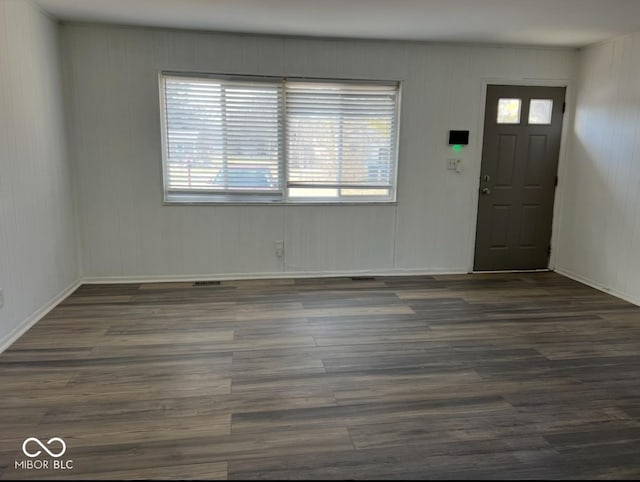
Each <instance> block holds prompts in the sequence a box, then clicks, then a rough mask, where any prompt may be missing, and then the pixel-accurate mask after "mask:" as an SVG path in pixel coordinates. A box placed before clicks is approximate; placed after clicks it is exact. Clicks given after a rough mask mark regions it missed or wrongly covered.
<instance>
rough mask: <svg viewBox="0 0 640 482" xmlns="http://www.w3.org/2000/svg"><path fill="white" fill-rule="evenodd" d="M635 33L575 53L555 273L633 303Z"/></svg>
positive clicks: (636, 238) (636, 264)
mask: <svg viewBox="0 0 640 482" xmlns="http://www.w3.org/2000/svg"><path fill="white" fill-rule="evenodd" d="M638 51H640V33H636V34H634V35H628V36H624V37H620V38H616V39H613V40H611V41H608V42H605V43H602V44H598V45H595V46H592V47H589V48H586V49H583V50H582V51H581V52H580V54H579V73H578V88H577V101H576V113H575V127H574V129H573V131H572V132H571V136H570V146H571V147H570V154H569V156H568V162H567V172H566V176H565V179H566V190H565V192H566V195H565V202H564V204H563V210H562V213H561V221H562V229H561V230H560V236H559V238H560V251H559V255H558V266H557V268H558V270H559V271H561V272H564V273H566V274H569V275H571V276H574V277H576V278H578V279H580V280H582V281H585V282H587V283H590V284H593V285H595V286H598V287H601V288H605V289H607V290H610V291H612V292H613V293H614V294H617V295H619V296H622V297H625V298H627V299H629V300H633V301H635V302H636V303H640V82H638V79H640V56H638Z"/></svg>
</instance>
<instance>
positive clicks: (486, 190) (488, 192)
mask: <svg viewBox="0 0 640 482" xmlns="http://www.w3.org/2000/svg"><path fill="white" fill-rule="evenodd" d="M481 192H482V194H484V195H485V196H488V195H489V194H491V189H489V188H488V187H483V188H482V191H481Z"/></svg>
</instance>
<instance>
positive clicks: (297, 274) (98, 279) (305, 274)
mask: <svg viewBox="0 0 640 482" xmlns="http://www.w3.org/2000/svg"><path fill="white" fill-rule="evenodd" d="M466 273H467V271H466V270H464V269H459V270H456V269H391V270H359V271H358V270H351V271H276V272H272V273H225V274H208V275H160V276H87V277H85V278H83V279H82V283H86V284H103V283H165V282H172V283H177V282H178V283H179V282H192V281H209V280H212V281H229V280H252V279H283V278H285V279H286V278H335V277H351V276H418V275H449V274H466Z"/></svg>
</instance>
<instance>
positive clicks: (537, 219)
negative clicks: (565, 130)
mask: <svg viewBox="0 0 640 482" xmlns="http://www.w3.org/2000/svg"><path fill="white" fill-rule="evenodd" d="M564 94H565V88H564V87H528V86H526V87H525V86H511V85H489V86H488V87H487V104H486V108H485V119H484V139H483V146H482V171H481V174H480V197H479V200H478V222H477V227H476V249H475V260H474V270H476V271H490V270H520V269H546V268H548V265H549V254H550V251H551V225H552V221H553V199H554V196H555V188H556V184H557V172H558V155H559V152H560V134H561V131H562V114H563V111H564Z"/></svg>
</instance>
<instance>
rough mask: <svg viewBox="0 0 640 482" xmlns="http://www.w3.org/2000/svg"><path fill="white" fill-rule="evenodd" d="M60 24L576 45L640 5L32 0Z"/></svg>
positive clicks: (625, 29) (518, 0)
mask: <svg viewBox="0 0 640 482" xmlns="http://www.w3.org/2000/svg"><path fill="white" fill-rule="evenodd" d="M36 2H37V3H39V4H40V5H41V6H42V8H43V9H44V10H46V11H48V12H49V13H51V14H52V15H54V16H55V17H58V18H60V19H62V20H76V21H91V22H105V23H118V24H126V25H145V26H155V27H174V28H188V29H201V30H217V31H225V32H247V33H265V34H282V35H304V36H320V37H346V38H375V39H402V40H427V41H453V42H487V43H507V44H529V45H549V46H564V47H580V46H584V45H588V44H592V43H595V42H599V41H601V40H604V39H607V38H610V37H613V36H616V35H620V34H624V33H629V32H633V31H638V30H640V0H36Z"/></svg>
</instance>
